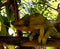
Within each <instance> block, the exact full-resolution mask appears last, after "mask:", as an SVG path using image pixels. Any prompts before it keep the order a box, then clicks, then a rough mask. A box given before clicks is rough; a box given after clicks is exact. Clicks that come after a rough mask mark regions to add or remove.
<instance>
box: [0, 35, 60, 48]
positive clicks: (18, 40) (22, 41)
mask: <svg viewBox="0 0 60 49" xmlns="http://www.w3.org/2000/svg"><path fill="white" fill-rule="evenodd" d="M0 43H6V44H11V45H22V46H27V47H34V46H37V45H40V46H42V44H39V43H38V42H37V40H34V41H29V39H28V38H26V37H10V36H0ZM43 46H54V47H60V39H51V38H50V39H48V41H47V44H46V45H43Z"/></svg>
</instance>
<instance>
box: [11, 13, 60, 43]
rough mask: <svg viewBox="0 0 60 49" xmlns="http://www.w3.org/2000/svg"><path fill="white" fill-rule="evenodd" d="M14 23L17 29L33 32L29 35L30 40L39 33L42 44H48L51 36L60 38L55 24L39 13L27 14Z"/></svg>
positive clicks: (39, 41)
mask: <svg viewBox="0 0 60 49" xmlns="http://www.w3.org/2000/svg"><path fill="white" fill-rule="evenodd" d="M12 25H13V26H14V27H15V28H16V29H17V30H21V31H31V32H32V33H31V34H30V36H29V40H30V41H32V40H33V38H34V36H35V35H36V33H38V34H39V36H38V43H42V44H46V42H47V39H48V38H49V37H50V36H54V37H55V38H60V33H59V32H58V31H57V29H56V28H55V27H54V24H53V23H51V22H50V21H49V20H47V18H46V17H44V16H42V15H41V14H39V13H34V14H32V15H28V14H26V15H25V16H24V17H23V18H22V19H19V20H16V21H13V22H12Z"/></svg>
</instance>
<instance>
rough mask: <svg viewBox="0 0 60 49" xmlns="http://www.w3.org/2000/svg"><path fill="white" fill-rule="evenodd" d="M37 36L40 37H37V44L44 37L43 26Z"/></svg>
mask: <svg viewBox="0 0 60 49" xmlns="http://www.w3.org/2000/svg"><path fill="white" fill-rule="evenodd" d="M39 34H40V35H39V37H38V42H39V43H41V40H42V38H43V36H44V26H43V25H41V26H40V33H39Z"/></svg>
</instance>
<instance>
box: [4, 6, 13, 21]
mask: <svg viewBox="0 0 60 49" xmlns="http://www.w3.org/2000/svg"><path fill="white" fill-rule="evenodd" d="M5 9H6V14H7V18H8V21H13V20H14V16H13V13H12V11H11V9H10V7H9V5H6V7H5Z"/></svg>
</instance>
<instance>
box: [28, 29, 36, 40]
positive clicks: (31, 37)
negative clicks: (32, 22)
mask: <svg viewBox="0 0 60 49" xmlns="http://www.w3.org/2000/svg"><path fill="white" fill-rule="evenodd" d="M35 35H36V32H35V30H34V31H32V33H31V35H30V36H29V40H30V41H32V40H33V37H34V36H35Z"/></svg>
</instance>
